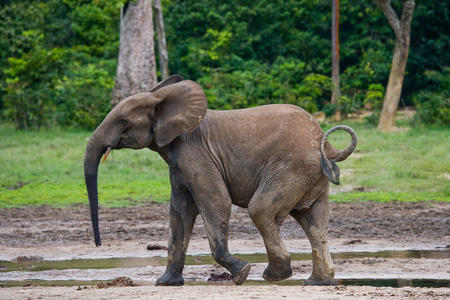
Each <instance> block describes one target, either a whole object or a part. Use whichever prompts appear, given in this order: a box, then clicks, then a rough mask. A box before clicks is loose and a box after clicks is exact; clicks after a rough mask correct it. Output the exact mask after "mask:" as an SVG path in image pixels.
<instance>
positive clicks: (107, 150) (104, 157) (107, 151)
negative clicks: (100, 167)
mask: <svg viewBox="0 0 450 300" xmlns="http://www.w3.org/2000/svg"><path fill="white" fill-rule="evenodd" d="M109 151H111V147H108V149H106V153H105V156H103V159H102V162H104V161H105V160H106V158H107V157H108V154H109Z"/></svg>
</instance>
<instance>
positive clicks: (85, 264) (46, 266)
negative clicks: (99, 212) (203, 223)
mask: <svg viewBox="0 0 450 300" xmlns="http://www.w3.org/2000/svg"><path fill="white" fill-rule="evenodd" d="M291 255H292V261H310V260H311V254H310V253H292V254H291ZM237 256H238V257H239V258H240V259H243V260H247V261H250V262H252V263H267V255H266V254H239V255H237ZM332 257H333V259H352V258H397V259H401V258H411V259H420V258H428V259H437V260H440V259H450V251H449V250H423V251H422V250H409V251H380V252H344V253H333V254H332ZM166 263H167V258H166V257H159V256H158V257H146V258H139V257H138V258H134V257H129V258H110V259H74V260H66V261H46V260H41V261H26V262H12V261H0V273H3V275H4V276H3V278H4V279H5V278H6V280H0V286H24V285H44V286H55V285H56V286H80V285H82V286H89V285H96V284H98V283H99V282H104V281H99V280H91V281H89V280H87V281H76V280H34V279H33V280H23V281H14V280H8V279H7V278H8V272H17V271H19V272H40V271H48V270H82V269H123V268H144V267H158V266H159V267H164V266H166ZM214 264H216V262H215V261H214V259H213V258H212V256H211V255H195V256H187V257H186V265H214ZM11 279H12V278H11ZM55 279H56V278H55ZM337 283H338V284H339V285H369V286H380V287H381V286H386V287H402V286H413V287H450V280H441V279H338V280H337ZM147 284H148V283H147ZM186 284H189V285H195V284H201V285H204V284H219V285H220V284H221V283H208V282H206V281H202V282H196V281H189V280H188V281H187V282H186ZM225 284H231V283H225ZM244 284H245V285H265V284H276V285H282V286H283V285H302V284H303V280H285V281H280V282H276V283H274V282H266V281H259V280H247V281H246V282H245V283H244Z"/></svg>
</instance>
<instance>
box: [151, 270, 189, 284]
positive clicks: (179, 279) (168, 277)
mask: <svg viewBox="0 0 450 300" xmlns="http://www.w3.org/2000/svg"><path fill="white" fill-rule="evenodd" d="M156 285H157V286H181V285H184V278H183V276H181V275H173V274H169V273H167V272H166V273H165V274H164V275H163V276H161V277H159V278H158V280H156Z"/></svg>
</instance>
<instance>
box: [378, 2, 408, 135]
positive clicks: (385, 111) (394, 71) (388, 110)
mask: <svg viewBox="0 0 450 300" xmlns="http://www.w3.org/2000/svg"><path fill="white" fill-rule="evenodd" d="M375 2H376V3H377V5H378V6H379V7H380V9H381V10H382V11H383V14H384V15H385V16H386V19H387V20H388V22H389V25H390V26H391V28H392V30H393V31H394V33H395V50H394V56H393V58H392V67H391V73H390V74H389V81H388V85H387V88H386V95H385V97H384V101H383V108H382V110H381V116H380V122H379V124H378V130H380V131H382V132H393V131H395V130H396V129H397V127H396V126H395V115H396V114H397V110H398V103H399V101H400V97H401V94H402V87H403V79H404V77H405V70H406V62H407V60H408V51H409V42H410V32H411V21H412V15H413V12H414V7H415V3H414V1H410V0H402V6H403V8H402V16H401V19H400V20H399V19H398V17H397V14H396V13H395V11H394V10H393V9H392V6H391V4H390V2H391V1H390V0H376V1H375Z"/></svg>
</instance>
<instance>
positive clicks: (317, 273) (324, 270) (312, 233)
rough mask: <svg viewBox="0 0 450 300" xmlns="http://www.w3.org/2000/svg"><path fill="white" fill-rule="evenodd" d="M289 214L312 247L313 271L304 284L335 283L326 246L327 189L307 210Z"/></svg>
mask: <svg viewBox="0 0 450 300" xmlns="http://www.w3.org/2000/svg"><path fill="white" fill-rule="evenodd" d="M290 214H291V216H292V217H294V219H295V220H296V221H297V222H298V223H299V224H300V225H301V226H302V228H303V230H304V231H305V233H306V236H307V237H308V239H309V241H310V243H311V249H312V259H313V272H312V275H311V277H309V279H308V280H306V282H305V283H304V285H335V284H336V283H335V280H334V267H333V262H332V260H331V256H330V251H329V248H328V239H327V235H328V228H329V201H328V189H326V191H325V192H324V193H323V195H322V196H320V197H319V198H318V199H317V200H316V201H315V202H314V203H313V204H312V205H311V206H310V208H309V209H308V210H305V211H300V210H293V211H291V212H290Z"/></svg>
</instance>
